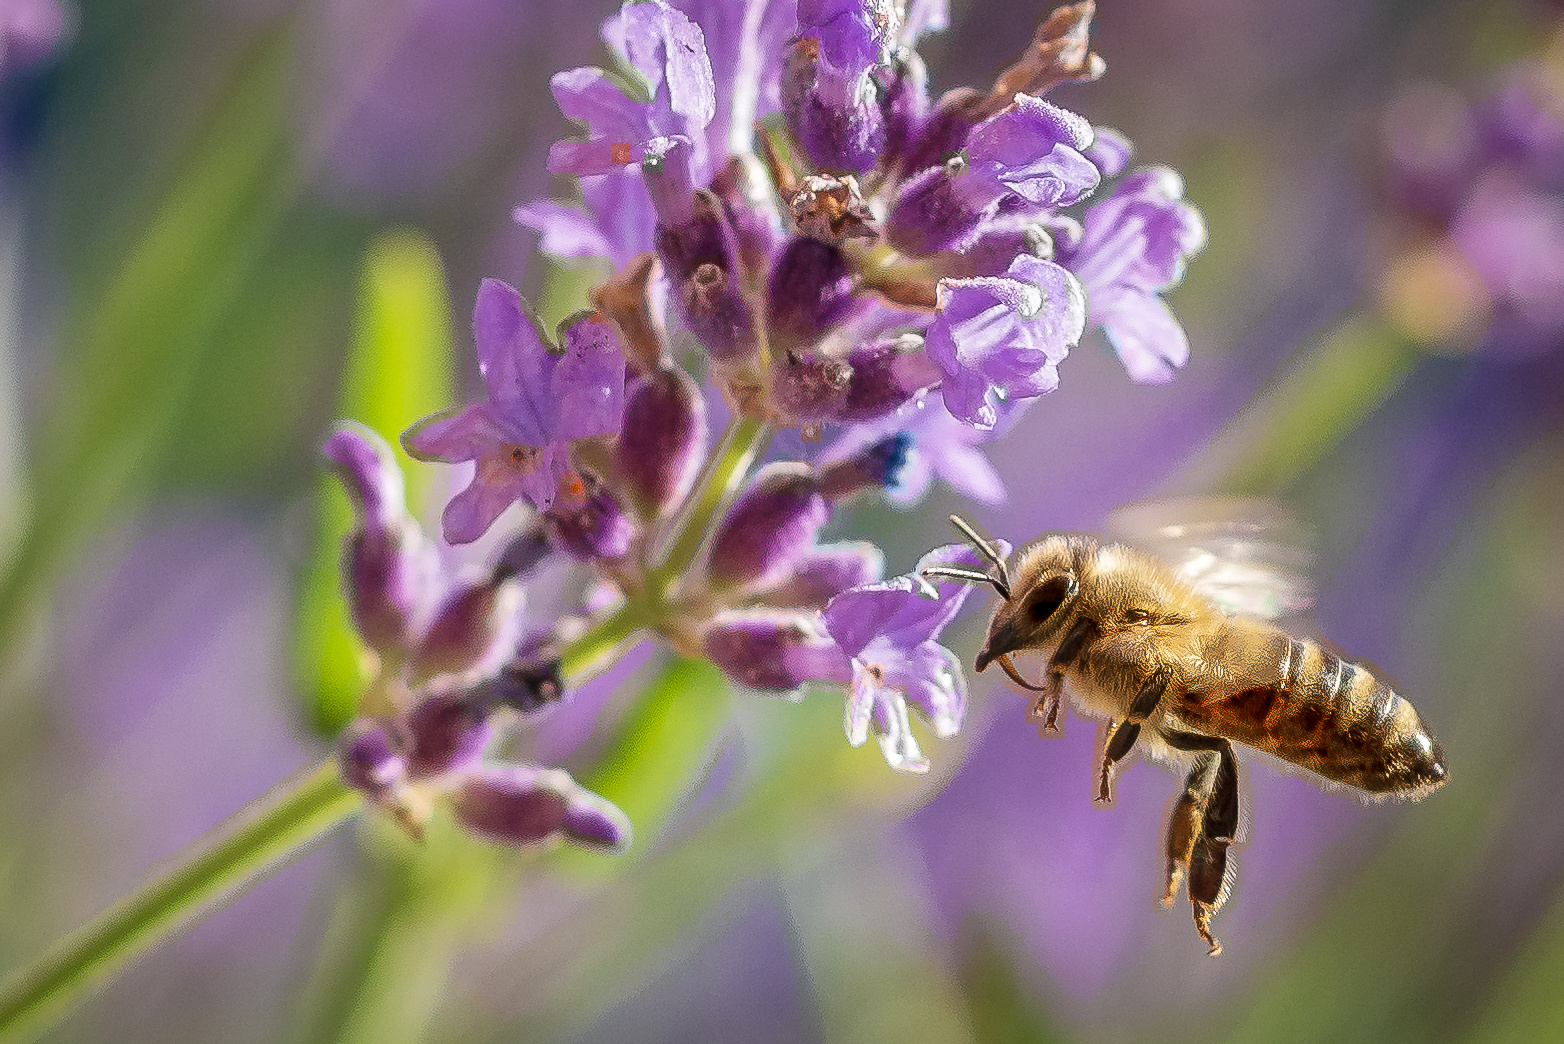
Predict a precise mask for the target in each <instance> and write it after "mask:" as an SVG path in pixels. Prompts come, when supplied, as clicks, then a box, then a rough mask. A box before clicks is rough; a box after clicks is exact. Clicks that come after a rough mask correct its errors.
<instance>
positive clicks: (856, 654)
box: [823, 545, 1009, 773]
mask: <svg viewBox="0 0 1564 1044" xmlns="http://www.w3.org/2000/svg"><path fill="white" fill-rule="evenodd" d="M1002 553H1005V554H1008V553H1009V549H1008V548H1002ZM952 562H962V563H965V564H970V565H973V566H977V565H978V562H977V560H976V556H975V555H974V554H973V553H972V551H971V550H970V549H969V548H966V547H963V546H960V545H951V546H948V547H942V548H937V549H935V550H933V551H931V552H929V553H928V554H927V555H925V556H924V557H923V559H922V561H920V562H919V563H918V568H917V570H916V571H914V573H913V574H912V575H910V576H900V577H897V578H896V579H894V580H888V581H886V582H884V583H879V584H869V585H867V586H864V587H857V588H854V589H853V590H851V591H845V592H843V593H842V594H839V595H837V596H836V597H835V598H833V599H831V602H830V604H829V605H827V606H826V607H825V612H824V614H823V616H824V620H825V628H826V631H827V632H828V633H829V634H830V636H831V638H832V640H833V641H835V643H836V645H837V647H838V648H839V649H841V651H842V653H843V654H844V655H846V656H847V657H849V658H850V659H851V661H852V690H851V692H850V693H849V694H848V697H847V720H846V728H847V740H848V742H849V743H851V744H852V745H853V746H855V747H857V746H861V745H862V744H863V743H864V741H865V740H867V739H868V738H869V731H870V729H871V728H872V729H873V730H874V733H875V735H876V736H877V737H878V738H879V741H880V749H881V751H882V752H883V753H884V754H885V760H886V762H887V763H888V764H889V765H890V766H891V768H893V769H896V770H897V771H899V772H910V773H923V772H927V771H928V768H929V763H928V759H927V758H925V757H924V756H923V753H922V751H920V750H919V749H918V741H917V739H916V738H915V737H914V736H913V734H912V730H911V728H910V727H909V716H908V713H907V707H908V703H909V702H910V703H911V704H912V705H913V706H914V707H916V708H917V710H918V711H919V712H920V713H921V714H922V715H923V716H924V717H925V718H927V719H928V721H929V722H930V723H931V724H932V725H933V726H934V732H935V734H936V735H938V736H939V737H940V738H941V739H946V738H949V737H951V736H954V735H955V734H956V733H957V732H959V731H960V730H961V725H962V722H963V721H964V720H965V719H966V714H967V683H966V678H965V677H964V676H963V675H962V673H961V664H960V661H958V660H957V659H956V657H955V655H954V654H952V653H951V651H950V650H949V649H946V648H945V647H944V646H942V645H940V644H939V642H938V641H937V640H936V639H938V638H939V636H940V632H942V631H943V630H944V629H945V627H946V626H947V625H948V624H949V623H950V622H951V621H952V620H953V619H955V617H956V614H957V613H958V612H960V611H961V606H962V603H964V602H965V601H966V598H967V594H968V593H969V589H968V588H965V587H962V588H958V589H957V590H956V591H955V592H954V593H953V594H951V595H948V596H946V597H943V598H942V597H941V596H940V593H939V591H937V590H936V589H935V588H934V587H933V586H932V585H930V584H929V583H928V581H926V580H924V579H923V578H922V576H921V575H920V574H921V573H922V570H923V568H924V567H925V566H929V565H934V564H935V563H942V564H949V563H952Z"/></svg>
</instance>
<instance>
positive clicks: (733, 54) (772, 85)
mask: <svg viewBox="0 0 1564 1044" xmlns="http://www.w3.org/2000/svg"><path fill="white" fill-rule="evenodd" d="M676 6H678V7H679V9H680V10H682V11H683V12H684V13H685V14H686V15H688V16H689V17H690V19H691V20H693V21H694V22H695V23H696V24H698V25H699V26H700V27H701V30H702V32H703V33H705V36H706V53H707V56H708V58H709V59H710V61H711V68H712V76H713V78H714V80H715V82H716V83H719V84H722V85H723V89H722V90H719V91H718V92H717V95H716V102H717V105H716V115H715V116H714V117H713V119H712V122H711V124H710V125H709V126H708V128H707V135H708V145H707V151H708V153H709V154H710V155H713V156H718V155H722V154H724V153H738V152H743V151H747V150H748V149H749V148H750V147H751V142H752V140H753V138H754V135H755V121H756V120H757V119H759V118H760V117H763V116H766V115H769V114H770V113H773V112H775V111H777V106H778V84H779V81H780V79H781V75H782V57H783V53H784V50H785V45H786V43H787V41H788V40H791V39H792V38H793V37H794V36H796V35H798V34H797V31H796V30H797V18H796V6H797V5H796V4H795V3H794V2H793V0H679V2H678V3H677V5H676Z"/></svg>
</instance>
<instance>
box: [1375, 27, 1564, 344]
mask: <svg viewBox="0 0 1564 1044" xmlns="http://www.w3.org/2000/svg"><path fill="white" fill-rule="evenodd" d="M1561 83H1564V74H1561V71H1560V69H1559V68H1557V60H1556V58H1555V59H1554V64H1553V65H1552V66H1550V65H1549V64H1547V62H1545V61H1540V60H1539V61H1532V62H1521V63H1517V64H1516V65H1513V66H1511V67H1510V68H1509V69H1508V70H1507V72H1506V74H1505V75H1504V76H1503V78H1502V80H1501V82H1500V84H1499V86H1498V87H1497V89H1496V90H1495V91H1494V92H1493V93H1492V94H1491V95H1490V96H1489V97H1487V98H1486V99H1484V100H1483V101H1481V102H1478V103H1476V104H1468V103H1467V102H1466V101H1465V100H1464V99H1463V98H1462V97H1461V96H1460V95H1459V94H1458V93H1457V92H1456V91H1454V90H1453V89H1451V88H1448V87H1444V86H1435V85H1424V86H1421V87H1418V88H1415V89H1411V90H1408V91H1406V92H1405V93H1404V94H1402V96H1401V97H1400V98H1398V99H1397V101H1396V104H1395V105H1394V106H1393V107H1392V109H1391V111H1390V114H1389V119H1388V126H1387V138H1388V142H1389V148H1390V160H1391V174H1392V178H1393V191H1394V193H1395V196H1396V199H1397V202H1398V203H1399V204H1401V206H1402V207H1403V208H1404V210H1405V212H1406V213H1407V214H1408V215H1410V216H1411V217H1413V219H1414V223H1415V224H1416V225H1417V228H1418V234H1417V235H1416V236H1415V237H1414V238H1415V239H1417V240H1418V242H1419V244H1420V247H1421V249H1416V248H1414V250H1413V251H1410V252H1409V253H1410V254H1411V255H1412V258H1413V262H1409V261H1407V260H1405V259H1404V260H1403V263H1402V264H1401V266H1400V267H1399V269H1398V270H1397V271H1399V272H1400V273H1402V274H1403V276H1404V278H1402V279H1401V280H1399V281H1398V282H1396V283H1393V285H1392V295H1394V293H1395V291H1397V290H1399V291H1401V292H1402V293H1404V294H1405V293H1415V292H1416V291H1417V290H1419V289H1422V290H1424V291H1425V292H1424V293H1422V294H1418V295H1417V296H1416V297H1415V298H1413V300H1411V301H1409V302H1408V303H1409V304H1411V305H1413V306H1416V307H1422V308H1423V309H1424V310H1425V313H1431V314H1433V315H1442V314H1444V313H1446V312H1450V311H1452V310H1454V311H1456V312H1458V314H1457V315H1455V316H1454V317H1453V318H1454V320H1460V322H1452V323H1451V325H1458V326H1461V327H1464V330H1463V332H1465V333H1466V334H1468V335H1469V336H1475V337H1479V338H1481V339H1483V340H1484V341H1485V343H1486V344H1488V345H1489V346H1491V347H1492V348H1494V349H1496V350H1499V351H1508V352H1511V353H1515V354H1530V353H1538V352H1543V351H1554V350H1556V349H1558V348H1560V347H1564V87H1561V86H1560V85H1561ZM1419 261H1420V262H1421V263H1414V262H1419ZM1418 277H1421V278H1418ZM1430 296H1436V297H1439V298H1442V301H1432V300H1430V299H1429V298H1430ZM1440 304H1443V305H1444V307H1443V308H1441V307H1440ZM1392 305H1394V301H1393V302H1392ZM1393 310H1394V309H1393ZM1437 332H1439V333H1443V332H1445V331H1444V330H1439V331H1437Z"/></svg>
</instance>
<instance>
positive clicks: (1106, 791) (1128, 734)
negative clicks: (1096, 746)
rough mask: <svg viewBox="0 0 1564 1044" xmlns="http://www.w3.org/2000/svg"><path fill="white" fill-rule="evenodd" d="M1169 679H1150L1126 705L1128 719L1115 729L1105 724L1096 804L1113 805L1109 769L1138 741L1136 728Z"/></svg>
mask: <svg viewBox="0 0 1564 1044" xmlns="http://www.w3.org/2000/svg"><path fill="white" fill-rule="evenodd" d="M1171 678H1172V675H1171V674H1170V673H1169V672H1168V671H1165V670H1164V671H1158V672H1157V673H1156V674H1153V675H1152V676H1151V679H1150V680H1149V681H1147V682H1146V684H1145V685H1142V686H1141V687H1140V692H1138V693H1136V694H1135V702H1134V703H1131V704H1130V714H1129V717H1128V718H1126V719H1124V721H1122V722H1120V723H1119V726H1118V728H1114V727H1113V723H1112V722H1109V723H1108V739H1107V742H1106V743H1105V744H1104V747H1103V752H1102V772H1101V774H1100V775H1099V776H1098V778H1097V800H1098V801H1099V802H1102V803H1104V804H1111V803H1112V802H1113V792H1112V784H1111V780H1112V778H1113V766H1114V763H1115V762H1118V761H1120V760H1122V759H1123V758H1124V755H1126V754H1128V753H1129V752H1130V751H1131V750H1132V749H1134V747H1135V741H1136V740H1137V739H1139V738H1140V725H1141V722H1143V721H1145V720H1146V719H1147V718H1149V717H1150V716H1151V712H1152V711H1154V710H1156V709H1157V703H1158V702H1159V701H1161V699H1162V694H1163V693H1164V692H1166V691H1167V687H1168V682H1169V681H1170V680H1171Z"/></svg>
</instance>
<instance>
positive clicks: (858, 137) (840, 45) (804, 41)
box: [781, 15, 885, 174]
mask: <svg viewBox="0 0 1564 1044" xmlns="http://www.w3.org/2000/svg"><path fill="white" fill-rule="evenodd" d="M831 21H832V22H834V23H836V24H834V25H833V24H829V23H828V24H827V25H824V26H808V25H803V24H801V25H800V26H799V30H800V36H799V39H798V40H797V42H795V43H794V44H793V46H792V47H791V48H789V49H788V52H787V55H786V58H785V59H784V62H783V67H782V82H781V90H782V111H783V112H784V113H785V114H786V117H787V126H788V130H790V131H792V132H793V137H794V138H796V139H797V140H798V142H799V144H800V145H802V146H803V147H804V152H805V153H807V154H808V156H809V158H810V159H811V160H812V161H813V162H814V164H815V166H816V167H818V168H820V169H822V170H827V171H851V172H853V173H857V174H862V173H864V172H865V171H867V170H869V169H870V168H871V167H873V166H874V164H875V160H876V159H877V158H878V156H879V153H880V151H881V149H882V148H883V146H884V143H885V122H884V118H883V116H882V114H881V112H880V109H879V105H878V104H877V102H876V100H875V99H874V98H873V97H872V95H873V93H874V92H873V90H872V86H871V85H870V84H869V83H867V82H866V81H867V79H868V78H867V76H866V75H865V72H866V71H867V66H868V65H869V64H871V62H872V59H867V58H866V56H864V55H862V54H853V53H851V52H852V51H855V50H856V51H862V50H866V49H868V48H870V47H872V46H873V45H874V41H873V39H872V37H873V27H872V26H871V25H869V24H867V23H866V20H864V19H858V18H853V17H852V16H851V15H848V16H846V17H843V18H836V19H832V20H831ZM842 23H851V24H849V25H847V26H844V25H843V24H842ZM844 28H845V29H846V31H845V32H844V31H843V29H844Z"/></svg>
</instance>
